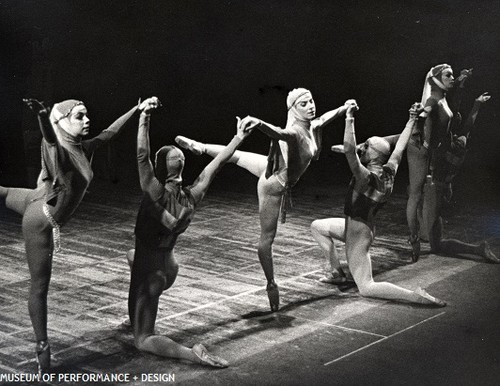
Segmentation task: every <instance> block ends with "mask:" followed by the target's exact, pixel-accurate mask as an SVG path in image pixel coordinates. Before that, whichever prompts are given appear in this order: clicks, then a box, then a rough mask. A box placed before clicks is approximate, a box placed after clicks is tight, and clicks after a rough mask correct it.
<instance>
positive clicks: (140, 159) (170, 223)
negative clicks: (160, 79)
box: [137, 97, 182, 230]
mask: <svg viewBox="0 0 500 386" xmlns="http://www.w3.org/2000/svg"><path fill="white" fill-rule="evenodd" d="M158 106H159V101H158V98H156V97H152V98H148V99H146V100H145V101H144V102H142V103H141V109H142V113H141V115H140V118H139V130H138V131H137V167H138V170H139V182H140V184H141V190H142V191H143V192H144V194H147V195H148V196H149V198H150V199H151V201H152V202H153V203H154V204H153V205H154V209H155V210H153V211H151V212H150V214H151V216H153V217H154V218H156V219H157V220H158V221H160V223H161V224H162V225H163V226H165V227H166V228H168V229H170V230H171V229H173V228H174V227H175V226H176V225H177V223H178V221H179V219H180V218H182V214H181V215H180V216H179V219H177V218H175V217H174V216H172V215H171V214H170V212H168V211H167V210H166V209H165V208H164V207H162V206H161V205H160V204H159V203H158V202H157V201H158V200H159V199H160V198H161V197H162V195H163V193H164V190H165V189H164V187H163V185H162V184H161V183H160V181H158V179H157V178H156V176H155V173H154V169H153V164H152V163H151V150H150V145H149V124H150V118H151V115H150V112H151V110H152V109H155V108H157V107H158Z"/></svg>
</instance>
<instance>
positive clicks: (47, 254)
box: [0, 99, 144, 373]
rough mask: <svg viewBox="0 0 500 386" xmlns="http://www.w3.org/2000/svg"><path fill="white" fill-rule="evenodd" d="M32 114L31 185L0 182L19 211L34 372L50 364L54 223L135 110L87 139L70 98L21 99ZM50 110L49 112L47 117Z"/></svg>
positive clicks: (86, 123) (84, 119) (66, 213)
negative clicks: (36, 161) (35, 168)
mask: <svg viewBox="0 0 500 386" xmlns="http://www.w3.org/2000/svg"><path fill="white" fill-rule="evenodd" d="M24 102H25V103H26V104H27V106H28V107H29V108H30V109H31V110H32V111H33V112H35V113H36V114H37V117H38V122H39V124H40V130H41V132H42V135H43V139H42V171H41V173H40V176H39V178H38V187H37V188H36V189H24V188H8V187H1V186H0V197H1V198H5V203H6V206H7V208H9V209H12V210H14V211H15V212H17V213H19V214H20V215H22V216H23V220H22V229H23V236H24V241H25V245H26V256H27V260H28V266H29V271H30V277H31V286H30V290H29V299H28V309H29V314H30V318H31V324H32V325H33V329H34V332H35V337H36V341H37V343H36V347H35V352H36V358H37V361H38V372H39V373H43V372H47V371H48V370H49V368H50V345H49V342H48V336H47V294H48V291H49V283H50V277H51V273H52V255H53V252H54V249H55V251H56V252H57V251H58V250H59V248H60V234H59V228H60V227H62V226H63V225H65V224H66V223H67V222H68V221H69V220H70V218H71V216H72V215H73V213H74V211H75V210H76V209H77V207H78V205H79V204H80V202H81V200H82V198H83V196H84V195H85V192H86V191H87V187H88V186H89V184H90V182H91V180H92V177H93V173H92V168H91V159H92V155H93V153H94V151H95V150H96V149H97V148H98V147H99V146H101V145H102V144H104V143H106V142H108V141H109V140H111V139H112V138H113V137H114V136H115V135H117V134H118V133H119V132H120V131H121V130H122V129H123V127H124V125H125V123H126V122H127V121H128V120H129V119H130V118H131V117H132V116H133V114H134V113H135V111H136V110H137V109H139V110H141V109H142V108H144V104H140V105H139V106H136V107H133V108H132V109H131V110H130V111H128V112H127V113H126V114H124V115H123V116H122V117H120V118H118V119H117V120H116V121H115V122H114V123H113V124H112V125H111V126H109V127H108V128H107V129H106V130H104V131H102V132H101V133H100V134H99V135H97V136H96V137H94V138H92V139H87V140H84V139H83V137H85V136H86V135H88V134H89V129H90V120H89V117H88V116H87V108H86V107H85V105H84V103H83V102H81V101H78V100H74V99H70V100H65V101H63V102H61V103H56V104H55V105H54V106H53V108H52V111H49V109H48V108H47V107H45V105H44V104H43V103H41V102H39V101H37V100H36V99H26V100H25V101H24ZM49 113H50V116H49Z"/></svg>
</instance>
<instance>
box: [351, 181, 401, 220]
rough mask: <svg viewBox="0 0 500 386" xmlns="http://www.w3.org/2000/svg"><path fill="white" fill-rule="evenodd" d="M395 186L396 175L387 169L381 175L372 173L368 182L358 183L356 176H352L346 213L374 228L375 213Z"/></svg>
mask: <svg viewBox="0 0 500 386" xmlns="http://www.w3.org/2000/svg"><path fill="white" fill-rule="evenodd" d="M356 185H358V186H356ZM393 186H394V176H392V175H390V174H389V173H386V172H385V171H384V172H382V175H381V176H378V175H376V174H375V173H370V176H369V178H368V182H367V183H366V184H361V185H359V184H356V178H355V177H352V179H351V183H350V184H349V188H348V191H347V196H346V200H345V206H344V213H345V215H346V216H349V217H351V218H352V219H354V220H357V221H361V222H363V223H365V224H366V225H368V226H369V227H370V228H373V226H374V221H375V215H376V214H377V212H378V210H379V209H380V208H381V207H382V206H384V204H385V203H386V202H387V199H388V198H389V196H390V195H391V193H392V188H393Z"/></svg>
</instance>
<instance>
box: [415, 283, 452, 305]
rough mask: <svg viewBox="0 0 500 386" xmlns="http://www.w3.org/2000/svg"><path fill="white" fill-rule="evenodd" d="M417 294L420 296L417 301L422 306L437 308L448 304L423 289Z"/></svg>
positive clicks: (416, 292) (417, 290)
mask: <svg viewBox="0 0 500 386" xmlns="http://www.w3.org/2000/svg"><path fill="white" fill-rule="evenodd" d="M415 294H417V295H418V300H417V301H418V302H419V303H421V304H428V305H431V306H436V307H445V306H446V302H445V301H444V300H441V299H438V298H436V297H434V296H432V295H430V294H429V293H428V292H427V291H426V290H424V289H423V288H420V287H418V288H417V289H416V290H415Z"/></svg>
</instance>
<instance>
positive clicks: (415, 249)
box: [408, 235, 420, 263]
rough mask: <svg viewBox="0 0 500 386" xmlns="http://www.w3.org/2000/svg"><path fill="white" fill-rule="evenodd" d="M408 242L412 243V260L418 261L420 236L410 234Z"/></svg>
mask: <svg viewBox="0 0 500 386" xmlns="http://www.w3.org/2000/svg"><path fill="white" fill-rule="evenodd" d="M408 244H410V245H411V261H412V262H413V263H416V262H417V261H418V259H419V257H420V238H419V237H418V236H417V235H414V236H411V235H410V237H409V238H408Z"/></svg>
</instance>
